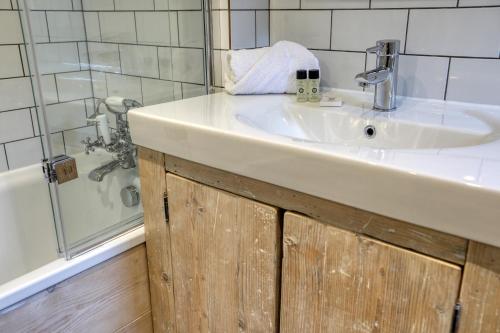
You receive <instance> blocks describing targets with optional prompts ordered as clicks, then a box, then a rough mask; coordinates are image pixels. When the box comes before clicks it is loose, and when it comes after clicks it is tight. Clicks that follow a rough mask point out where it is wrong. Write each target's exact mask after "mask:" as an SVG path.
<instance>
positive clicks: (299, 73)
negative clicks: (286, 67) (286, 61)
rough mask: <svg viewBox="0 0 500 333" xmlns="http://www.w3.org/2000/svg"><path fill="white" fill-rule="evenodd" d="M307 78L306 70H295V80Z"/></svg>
mask: <svg viewBox="0 0 500 333" xmlns="http://www.w3.org/2000/svg"><path fill="white" fill-rule="evenodd" d="M305 79H307V71H306V70H305V69H299V70H298V71H297V80H305Z"/></svg>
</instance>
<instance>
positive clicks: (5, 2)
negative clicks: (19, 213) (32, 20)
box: [0, 0, 12, 169]
mask: <svg viewBox="0 0 500 333" xmlns="http://www.w3.org/2000/svg"><path fill="white" fill-rule="evenodd" d="M11 8H12V4H11V3H10V0H1V1H0V9H11ZM1 155H2V148H0V157H1ZM0 169H1V167H0Z"/></svg>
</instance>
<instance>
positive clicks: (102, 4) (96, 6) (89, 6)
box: [82, 0, 115, 10]
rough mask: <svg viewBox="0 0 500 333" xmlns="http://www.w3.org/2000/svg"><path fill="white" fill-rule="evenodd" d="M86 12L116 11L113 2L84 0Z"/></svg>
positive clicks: (109, 0)
mask: <svg viewBox="0 0 500 333" xmlns="http://www.w3.org/2000/svg"><path fill="white" fill-rule="evenodd" d="M82 4H83V9H84V10H114V9H115V7H114V4H113V0H82Z"/></svg>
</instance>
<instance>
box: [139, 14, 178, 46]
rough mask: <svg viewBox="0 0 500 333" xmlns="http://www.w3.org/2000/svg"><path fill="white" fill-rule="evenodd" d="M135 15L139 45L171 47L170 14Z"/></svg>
mask: <svg viewBox="0 0 500 333" xmlns="http://www.w3.org/2000/svg"><path fill="white" fill-rule="evenodd" d="M135 15H136V22H137V39H138V42H139V44H151V45H167V46H168V45H170V35H171V32H170V18H169V16H170V15H169V13H168V12H137V13H136V14H135Z"/></svg>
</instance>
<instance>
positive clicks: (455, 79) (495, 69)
mask: <svg viewBox="0 0 500 333" xmlns="http://www.w3.org/2000/svg"><path fill="white" fill-rule="evenodd" d="M499 73H500V61H499V60H497V59H460V58H459V59H457V58H452V59H451V66H450V77H449V81H448V93H447V96H446V99H447V100H453V101H462V102H473V103H482V104H497V105H500V93H499V91H500V75H499Z"/></svg>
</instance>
